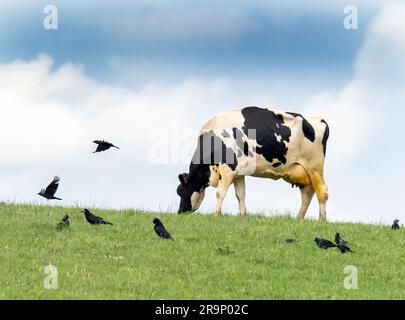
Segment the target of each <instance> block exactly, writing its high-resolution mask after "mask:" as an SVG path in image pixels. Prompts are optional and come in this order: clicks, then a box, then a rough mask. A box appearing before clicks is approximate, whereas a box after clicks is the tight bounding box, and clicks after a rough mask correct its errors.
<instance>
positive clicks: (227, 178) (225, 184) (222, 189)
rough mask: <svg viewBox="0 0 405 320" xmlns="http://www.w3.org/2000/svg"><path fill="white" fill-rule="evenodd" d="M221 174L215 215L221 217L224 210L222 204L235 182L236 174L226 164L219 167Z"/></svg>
mask: <svg viewBox="0 0 405 320" xmlns="http://www.w3.org/2000/svg"><path fill="white" fill-rule="evenodd" d="M218 172H219V182H218V188H217V192H216V195H217V204H216V205H215V210H214V214H215V215H220V214H221V210H222V202H223V201H224V198H225V196H226V192H227V191H228V188H229V186H230V185H231V184H232V182H233V178H234V173H233V171H232V169H231V168H229V167H228V165H226V164H222V165H219V166H218Z"/></svg>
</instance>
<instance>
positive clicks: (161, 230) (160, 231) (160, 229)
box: [153, 218, 173, 240]
mask: <svg viewBox="0 0 405 320" xmlns="http://www.w3.org/2000/svg"><path fill="white" fill-rule="evenodd" d="M153 223H154V225H155V226H154V227H153V228H154V229H155V232H156V234H157V235H158V236H159V237H161V238H162V239H169V240H173V238H172V236H171V235H170V233H169V232H168V231H167V230H166V229H165V226H164V225H163V223H162V222H161V221H160V220H159V219H158V218H155V219H153Z"/></svg>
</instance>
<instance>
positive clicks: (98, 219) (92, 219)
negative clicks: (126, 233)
mask: <svg viewBox="0 0 405 320" xmlns="http://www.w3.org/2000/svg"><path fill="white" fill-rule="evenodd" d="M82 212H83V213H84V216H85V217H86V220H87V222H88V223H90V224H110V225H112V223H111V222H108V221H105V220H104V219H103V218H101V217H97V216H95V215H94V214H92V213H91V212H90V211H89V210H87V209H84V210H83V211H82Z"/></svg>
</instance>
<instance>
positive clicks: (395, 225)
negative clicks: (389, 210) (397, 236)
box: [391, 219, 399, 230]
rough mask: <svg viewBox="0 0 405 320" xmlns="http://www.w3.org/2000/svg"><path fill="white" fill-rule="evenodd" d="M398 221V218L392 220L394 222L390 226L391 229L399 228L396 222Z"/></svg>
mask: <svg viewBox="0 0 405 320" xmlns="http://www.w3.org/2000/svg"><path fill="white" fill-rule="evenodd" d="M398 222H399V220H398V219H395V220H394V223H393V224H392V226H391V229H392V230H398V229H399V224H398Z"/></svg>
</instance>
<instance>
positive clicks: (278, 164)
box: [272, 162, 281, 168]
mask: <svg viewBox="0 0 405 320" xmlns="http://www.w3.org/2000/svg"><path fill="white" fill-rule="evenodd" d="M272 166H273V167H274V168H277V167H278V166H281V162H276V163H273V164H272Z"/></svg>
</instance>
